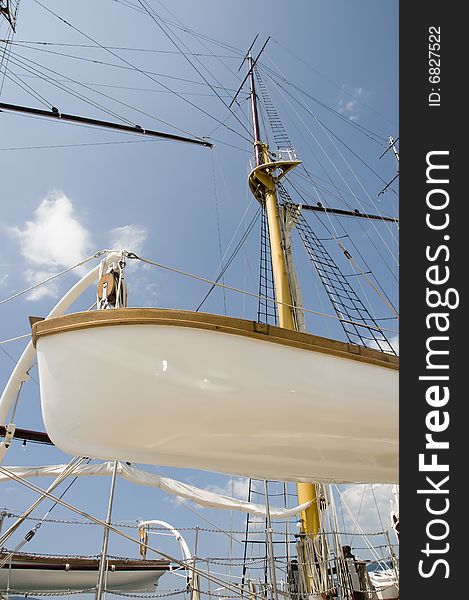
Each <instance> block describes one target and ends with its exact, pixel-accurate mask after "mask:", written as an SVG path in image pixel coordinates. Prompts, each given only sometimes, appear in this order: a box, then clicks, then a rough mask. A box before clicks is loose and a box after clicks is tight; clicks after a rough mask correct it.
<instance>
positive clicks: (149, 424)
mask: <svg viewBox="0 0 469 600" xmlns="http://www.w3.org/2000/svg"><path fill="white" fill-rule="evenodd" d="M33 341H34V344H35V345H36V349H37V359H38V369H39V377H40V387H41V404H42V413H43V418H44V424H45V427H46V431H47V433H48V434H49V436H50V437H51V439H52V441H53V442H54V443H55V444H56V446H57V447H59V448H60V449H61V450H63V451H64V452H67V453H69V454H72V455H84V456H89V457H94V458H99V459H107V460H127V461H131V462H138V463H147V464H159V465H167V466H174V467H187V468H197V469H205V470H210V471H220V472H225V473H235V474H239V475H244V476H248V477H255V478H268V479H279V480H290V481H312V480H313V481H321V480H322V481H337V482H363V483H366V482H375V483H376V482H380V483H393V482H397V481H398V358H397V357H394V356H392V355H389V354H385V353H382V352H378V351H376V350H372V349H368V348H362V347H358V346H353V345H351V344H347V343H343V342H338V341H333V340H329V339H326V338H322V337H318V336H314V335H310V334H306V333H299V332H292V331H288V330H286V329H282V328H278V327H272V326H268V325H263V324H259V323H256V322H253V321H246V320H241V319H235V318H230V317H223V316H217V315H210V314H203V313H194V312H188V311H175V310H165V309H151V308H136V309H134V308H132V309H131V308H126V309H115V310H102V311H93V312H84V313H75V314H70V315H66V316H62V317H54V318H50V319H46V320H44V321H40V322H37V323H35V324H34V326H33Z"/></svg>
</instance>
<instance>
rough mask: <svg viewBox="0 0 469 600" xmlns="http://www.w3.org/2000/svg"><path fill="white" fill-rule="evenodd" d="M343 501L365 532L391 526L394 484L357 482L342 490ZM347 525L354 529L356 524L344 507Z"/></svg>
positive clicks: (348, 528) (351, 529)
mask: <svg viewBox="0 0 469 600" xmlns="http://www.w3.org/2000/svg"><path fill="white" fill-rule="evenodd" d="M341 491H342V493H341V501H342V503H344V504H346V505H347V506H348V508H349V510H350V512H351V513H352V515H353V516H354V518H355V519H356V520H357V521H358V523H359V525H360V527H361V528H362V529H363V530H364V531H365V532H368V533H370V532H377V531H382V530H383V528H384V529H389V528H390V526H391V518H390V512H391V500H392V499H393V498H394V496H393V486H392V485H388V484H373V485H371V484H356V485H350V486H347V487H346V488H345V490H341ZM343 513H344V517H345V525H346V528H347V530H348V531H354V530H356V529H355V524H354V522H353V519H352V518H351V517H350V515H349V513H348V511H347V509H346V508H345V507H344V511H343Z"/></svg>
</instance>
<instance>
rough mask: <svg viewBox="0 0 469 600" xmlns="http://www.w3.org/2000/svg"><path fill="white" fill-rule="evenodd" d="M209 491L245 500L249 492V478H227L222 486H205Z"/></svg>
mask: <svg viewBox="0 0 469 600" xmlns="http://www.w3.org/2000/svg"><path fill="white" fill-rule="evenodd" d="M205 489H206V490H207V491H209V492H215V493H216V494H222V495H224V496H231V497H232V498H239V499H240V500H247V497H248V492H249V479H247V478H246V477H233V478H231V479H229V480H228V481H227V482H226V483H225V484H224V485H223V486H220V485H209V486H208V487H206V488H205Z"/></svg>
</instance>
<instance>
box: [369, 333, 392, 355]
mask: <svg viewBox="0 0 469 600" xmlns="http://www.w3.org/2000/svg"><path fill="white" fill-rule="evenodd" d="M389 344H390V345H391V348H392V349H393V350H394V352H395V353H396V354H397V355H399V336H398V335H393V336H392V337H390V338H389ZM367 346H368V348H374V349H375V350H381V348H380V346H379V345H378V344H377V343H376V342H375V341H374V340H370V341H369V342H368V344H367ZM381 346H384V343H382V344H381Z"/></svg>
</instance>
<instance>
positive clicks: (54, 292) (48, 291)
mask: <svg viewBox="0 0 469 600" xmlns="http://www.w3.org/2000/svg"><path fill="white" fill-rule="evenodd" d="M51 275H53V273H51V272H49V271H33V269H26V271H25V272H24V278H25V280H26V283H28V285H35V284H36V283H39V282H40V281H44V279H47V278H48V277H50V276H51ZM58 295H59V289H58V287H57V284H56V283H55V281H51V282H50V283H46V284H44V285H41V286H40V287H38V288H36V289H35V290H32V291H31V292H29V294H28V295H27V296H25V298H26V300H41V298H57V296H58Z"/></svg>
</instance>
